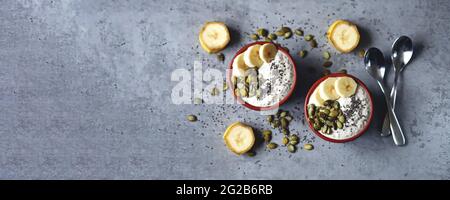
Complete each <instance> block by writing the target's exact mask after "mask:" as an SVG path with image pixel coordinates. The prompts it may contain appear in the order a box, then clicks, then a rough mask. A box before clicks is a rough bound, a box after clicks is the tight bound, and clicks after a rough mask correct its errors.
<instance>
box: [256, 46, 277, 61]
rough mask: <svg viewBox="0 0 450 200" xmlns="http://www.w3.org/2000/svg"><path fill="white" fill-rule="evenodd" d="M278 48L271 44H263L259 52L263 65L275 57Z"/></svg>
mask: <svg viewBox="0 0 450 200" xmlns="http://www.w3.org/2000/svg"><path fill="white" fill-rule="evenodd" d="M277 52H278V48H277V47H276V46H275V45H274V44H272V43H266V44H263V45H262V46H261V48H260V50H259V57H260V58H261V60H262V61H264V62H265V63H270V62H271V61H272V60H273V59H274V58H275V56H276V55H277Z"/></svg>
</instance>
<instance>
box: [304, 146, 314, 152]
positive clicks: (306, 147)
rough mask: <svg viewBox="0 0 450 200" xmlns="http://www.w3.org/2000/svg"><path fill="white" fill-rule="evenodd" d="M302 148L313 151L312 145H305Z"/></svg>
mask: <svg viewBox="0 0 450 200" xmlns="http://www.w3.org/2000/svg"><path fill="white" fill-rule="evenodd" d="M303 148H304V149H305V150H308V151H311V150H313V149H314V146H313V145H312V144H305V145H303Z"/></svg>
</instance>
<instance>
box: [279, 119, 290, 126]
mask: <svg viewBox="0 0 450 200" xmlns="http://www.w3.org/2000/svg"><path fill="white" fill-rule="evenodd" d="M280 122H281V128H287V127H288V125H289V122H288V121H287V120H286V119H285V118H281V120H280Z"/></svg>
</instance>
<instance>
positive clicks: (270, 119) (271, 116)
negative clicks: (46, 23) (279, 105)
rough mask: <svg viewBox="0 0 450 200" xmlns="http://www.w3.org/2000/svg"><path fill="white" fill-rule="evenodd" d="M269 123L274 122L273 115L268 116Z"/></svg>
mask: <svg viewBox="0 0 450 200" xmlns="http://www.w3.org/2000/svg"><path fill="white" fill-rule="evenodd" d="M267 121H268V122H269V123H271V122H272V121H273V115H268V116H267Z"/></svg>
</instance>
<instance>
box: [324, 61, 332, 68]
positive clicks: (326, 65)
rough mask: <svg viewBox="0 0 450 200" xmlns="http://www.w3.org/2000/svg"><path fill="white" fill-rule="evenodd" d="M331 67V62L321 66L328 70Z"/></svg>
mask: <svg viewBox="0 0 450 200" xmlns="http://www.w3.org/2000/svg"><path fill="white" fill-rule="evenodd" d="M331 65H333V63H332V62H331V61H326V62H324V63H323V65H322V66H323V67H325V68H329V67H331Z"/></svg>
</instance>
